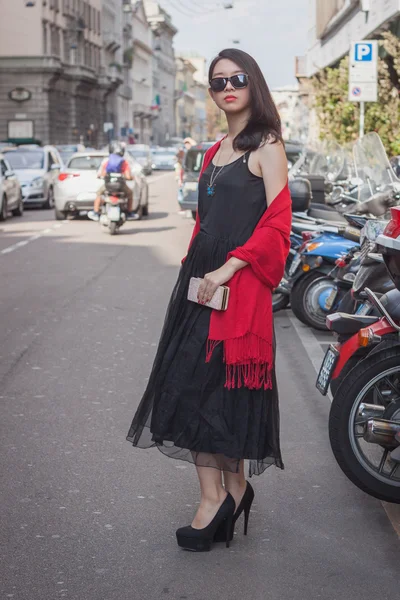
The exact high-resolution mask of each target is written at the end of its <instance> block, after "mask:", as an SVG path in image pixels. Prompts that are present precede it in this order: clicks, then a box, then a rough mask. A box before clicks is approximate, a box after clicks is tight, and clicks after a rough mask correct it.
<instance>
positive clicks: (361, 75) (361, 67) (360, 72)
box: [349, 40, 378, 102]
mask: <svg viewBox="0 0 400 600" xmlns="http://www.w3.org/2000/svg"><path fill="white" fill-rule="evenodd" d="M349 100H350V101H352V102H376V101H377V100H378V42H377V41H376V40H365V41H362V42H353V43H352V44H351V48H350V61H349Z"/></svg>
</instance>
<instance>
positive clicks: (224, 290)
mask: <svg viewBox="0 0 400 600" xmlns="http://www.w3.org/2000/svg"><path fill="white" fill-rule="evenodd" d="M202 281H203V280H202V279H201V278H200V277H191V278H190V282H189V291H188V300H190V301H191V302H196V304H198V303H199V301H198V299H197V294H198V291H199V286H200V284H201V282H202ZM229 292H230V289H229V288H228V287H227V286H226V285H220V286H219V287H218V288H217V289H216V291H215V294H214V296H213V297H212V298H211V300H210V302H206V304H203V305H202V306H209V307H210V308H213V309H214V310H226V309H227V308H228V300H229Z"/></svg>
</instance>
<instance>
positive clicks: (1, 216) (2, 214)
mask: <svg viewBox="0 0 400 600" xmlns="http://www.w3.org/2000/svg"><path fill="white" fill-rule="evenodd" d="M7 215H8V211H7V198H6V196H3V201H2V203H1V210H0V221H5V220H6V219H7Z"/></svg>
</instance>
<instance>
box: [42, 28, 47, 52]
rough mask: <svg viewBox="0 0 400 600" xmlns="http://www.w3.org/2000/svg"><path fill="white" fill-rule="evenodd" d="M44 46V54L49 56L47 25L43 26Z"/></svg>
mask: <svg viewBox="0 0 400 600" xmlns="http://www.w3.org/2000/svg"><path fill="white" fill-rule="evenodd" d="M42 46H43V54H47V23H43V24H42Z"/></svg>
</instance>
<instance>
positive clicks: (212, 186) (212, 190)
mask: <svg viewBox="0 0 400 600" xmlns="http://www.w3.org/2000/svg"><path fill="white" fill-rule="evenodd" d="M220 150H221V147H220ZM234 154H235V150H233V152H232V154H231V155H230V157H229V158H228V162H227V163H226V164H225V165H222V167H221V168H220V170H219V171H218V172H217V174H216V175H215V171H216V169H217V168H218V166H217V165H215V164H214V168H213V171H212V173H211V176H210V183H209V184H208V186H207V196H214V194H215V181H216V179H217V177H218V175H219V174H220V173H222V171H223V169H224V167H226V165H229V163H230V160H231V158H232V156H233V155H234ZM214 175H215V176H214Z"/></svg>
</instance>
